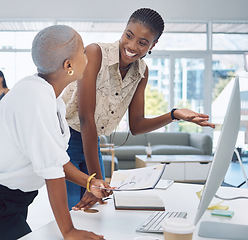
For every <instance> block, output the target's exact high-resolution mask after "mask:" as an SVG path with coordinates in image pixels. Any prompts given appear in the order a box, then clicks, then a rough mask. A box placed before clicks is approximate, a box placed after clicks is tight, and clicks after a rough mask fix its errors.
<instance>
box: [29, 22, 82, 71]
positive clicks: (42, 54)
mask: <svg viewBox="0 0 248 240" xmlns="http://www.w3.org/2000/svg"><path fill="white" fill-rule="evenodd" d="M78 36H79V34H78V33H77V32H76V31H75V30H74V29H73V28H71V27H69V26H65V25H54V26H50V27H47V28H44V29H43V30H41V31H40V32H38V34H37V35H36V36H35V38H34V40H33V44H32V58H33V61H34V64H35V65H36V67H37V71H38V72H39V73H42V74H50V73H53V72H55V71H57V70H58V69H59V68H61V67H63V63H64V61H65V60H66V59H69V58H70V57H72V56H73V54H74V53H75V52H76V51H77V48H78V42H79V41H78V40H79V39H78Z"/></svg>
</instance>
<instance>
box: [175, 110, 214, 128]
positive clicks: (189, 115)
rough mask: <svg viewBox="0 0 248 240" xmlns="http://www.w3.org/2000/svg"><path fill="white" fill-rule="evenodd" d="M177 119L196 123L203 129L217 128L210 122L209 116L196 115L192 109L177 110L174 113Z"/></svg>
mask: <svg viewBox="0 0 248 240" xmlns="http://www.w3.org/2000/svg"><path fill="white" fill-rule="evenodd" d="M174 116H175V117H176V118H177V119H180V120H184V121H187V122H192V123H195V124H197V125H199V126H201V127H211V128H215V124H213V123H210V122H209V116H208V115H207V114H203V113H196V112H194V111H192V110H190V109H184V108H182V109H177V110H175V111H174Z"/></svg>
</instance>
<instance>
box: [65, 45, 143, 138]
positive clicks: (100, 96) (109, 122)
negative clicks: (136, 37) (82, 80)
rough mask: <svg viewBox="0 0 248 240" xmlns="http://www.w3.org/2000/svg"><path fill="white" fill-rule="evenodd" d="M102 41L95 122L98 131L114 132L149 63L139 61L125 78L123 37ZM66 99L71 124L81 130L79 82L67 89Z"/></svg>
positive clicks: (132, 66)
mask: <svg viewBox="0 0 248 240" xmlns="http://www.w3.org/2000/svg"><path fill="white" fill-rule="evenodd" d="M98 45H99V46H100V47H101V51H102V63H101V69H100V71H99V73H98V75H97V79H96V110H95V123H96V127H97V134H98V136H100V135H110V134H111V133H112V132H113V130H114V129H115V128H116V127H117V126H118V124H119V122H120V121H121V119H122V117H123V116H124V114H125V112H126V111H127V109H128V107H129V105H130V102H131V100H132V98H133V95H134V93H135V91H136V89H137V86H138V84H139V82H140V81H141V79H142V78H144V73H145V70H146V63H145V61H144V60H137V61H135V62H134V63H133V64H132V65H131V67H130V69H129V70H128V72H127V74H126V76H125V78H124V79H123V80H122V77H121V74H120V71H119V41H116V42H115V43H98ZM63 100H64V101H65V104H66V119H67V121H68V124H69V126H70V127H72V128H73V129H75V130H76V131H79V132H80V121H79V117H78V107H77V85H76V83H75V82H74V83H71V84H70V85H69V86H68V87H67V88H66V89H65V91H64V93H63Z"/></svg>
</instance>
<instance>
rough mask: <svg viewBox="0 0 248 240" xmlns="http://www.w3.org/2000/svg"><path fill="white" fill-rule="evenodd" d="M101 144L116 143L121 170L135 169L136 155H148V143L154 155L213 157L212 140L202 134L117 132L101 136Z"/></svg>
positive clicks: (116, 152) (116, 153)
mask: <svg viewBox="0 0 248 240" xmlns="http://www.w3.org/2000/svg"><path fill="white" fill-rule="evenodd" d="M100 139H101V143H114V144H115V156H116V157H117V159H118V165H119V169H129V168H135V155H144V154H146V152H145V149H146V147H147V145H148V143H150V144H151V148H152V154H153V155H212V138H211V137H210V136H209V135H207V134H202V133H186V132H170V133H168V132H163V133H161V132H150V133H146V134H140V135H136V136H134V135H132V134H131V133H130V134H129V135H128V133H127V132H115V133H112V134H111V135H110V136H101V137H100Z"/></svg>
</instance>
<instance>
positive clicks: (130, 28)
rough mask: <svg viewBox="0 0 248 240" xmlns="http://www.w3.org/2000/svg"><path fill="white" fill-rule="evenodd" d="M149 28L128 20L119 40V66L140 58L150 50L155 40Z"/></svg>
mask: <svg viewBox="0 0 248 240" xmlns="http://www.w3.org/2000/svg"><path fill="white" fill-rule="evenodd" d="M155 39H156V36H155V34H154V33H153V32H151V30H150V29H149V28H148V27H146V26H144V25H142V24H141V23H139V22H130V23H129V24H128V25H127V27H126V29H125V31H124V32H123V34H122V37H121V40H120V66H122V67H125V66H127V65H128V64H130V63H132V62H134V61H136V60H138V59H140V58H142V57H143V56H145V55H146V54H147V52H148V50H151V49H152V48H153V47H154V46H155V44H156V42H157V41H155Z"/></svg>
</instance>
